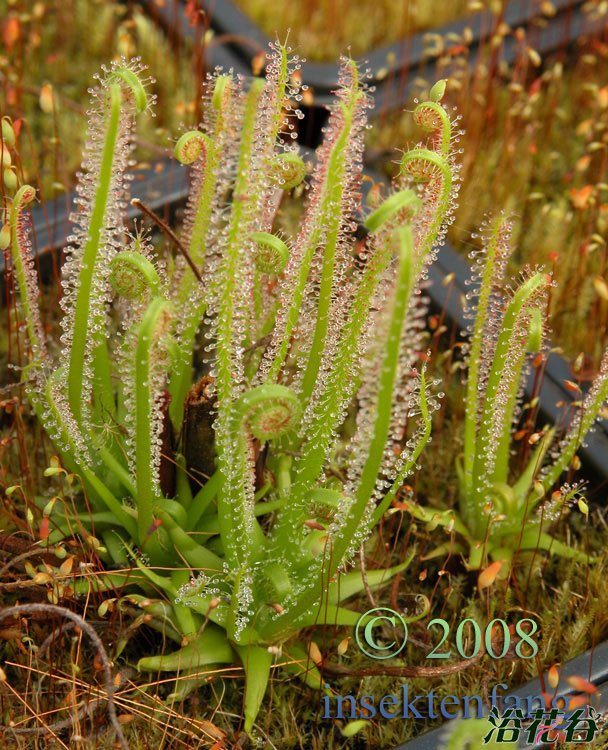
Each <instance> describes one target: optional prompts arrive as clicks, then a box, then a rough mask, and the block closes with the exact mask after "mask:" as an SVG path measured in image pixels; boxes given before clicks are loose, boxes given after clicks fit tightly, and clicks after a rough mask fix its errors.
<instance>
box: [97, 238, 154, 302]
mask: <svg viewBox="0 0 608 750" xmlns="http://www.w3.org/2000/svg"><path fill="white" fill-rule="evenodd" d="M108 282H109V284H110V286H111V287H112V289H113V290H114V292H115V293H116V294H119V295H120V296H122V297H126V298H127V299H141V298H142V297H143V296H144V295H145V294H146V293H147V292H149V293H150V294H151V295H152V296H156V295H157V294H158V293H159V291H160V279H159V278H158V272H157V271H156V268H154V265H153V264H152V263H151V262H150V261H149V260H148V259H147V258H146V257H145V256H143V255H141V254H140V253H137V252H134V251H130V250H123V251H122V252H120V253H118V255H115V256H114V258H112V260H111V261H110V275H109V277H108Z"/></svg>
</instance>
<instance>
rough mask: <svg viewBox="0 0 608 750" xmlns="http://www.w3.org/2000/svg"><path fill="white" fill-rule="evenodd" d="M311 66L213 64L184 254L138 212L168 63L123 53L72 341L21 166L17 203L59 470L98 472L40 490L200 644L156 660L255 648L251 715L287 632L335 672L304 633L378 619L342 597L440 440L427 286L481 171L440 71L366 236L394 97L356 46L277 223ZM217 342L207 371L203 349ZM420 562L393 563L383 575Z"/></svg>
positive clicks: (21, 255)
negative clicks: (366, 144) (146, 118)
mask: <svg viewBox="0 0 608 750" xmlns="http://www.w3.org/2000/svg"><path fill="white" fill-rule="evenodd" d="M297 68H298V62H297V59H293V60H289V59H288V53H287V51H286V50H285V49H284V48H282V47H280V46H277V47H276V48H273V50H272V52H271V54H270V56H269V58H268V64H267V72H266V78H265V80H263V79H253V80H252V81H247V82H246V81H244V80H243V79H242V78H238V77H234V76H231V75H224V74H220V73H217V74H216V75H214V76H212V77H210V79H209V81H208V83H207V87H206V94H205V102H204V111H205V121H204V123H203V125H202V128H201V129H200V130H197V131H193V132H187V133H184V134H183V135H182V136H181V137H180V138H179V140H178V142H177V144H176V148H175V153H176V156H177V158H178V159H179V160H180V161H182V162H183V163H185V164H189V165H190V169H191V174H192V187H191V191H190V195H189V198H188V203H187V209H186V219H185V223H184V226H183V229H182V231H181V237H180V238H179V239H178V242H177V245H178V247H179V248H180V250H181V252H179V253H178V254H176V257H175V258H169V259H165V260H163V261H162V262H161V261H160V260H159V259H158V258H157V257H156V255H155V253H154V252H153V248H152V244H151V241H150V239H149V237H148V236H147V235H146V234H145V233H144V232H142V231H137V232H136V233H135V234H134V235H133V234H131V232H130V231H129V227H128V224H127V219H126V208H127V204H128V193H129V178H128V172H127V169H128V166H129V160H130V154H131V150H132V139H133V132H134V126H135V119H136V115H137V113H138V112H145V111H146V110H147V109H148V108H149V107H150V106H151V104H152V102H150V100H149V97H148V95H147V92H146V86H147V80H146V78H145V77H144V76H143V73H142V69H141V66H140V65H139V63H137V62H136V61H135V62H132V63H127V62H126V61H122V62H121V63H119V64H116V65H113V66H112V67H111V68H109V69H107V70H105V71H104V72H103V74H102V75H101V76H100V78H99V81H98V85H97V87H96V88H95V90H94V91H93V103H92V108H91V110H90V112H89V118H90V123H91V125H90V133H89V139H88V144H87V147H86V152H85V156H84V162H83V169H82V173H81V175H80V184H79V187H78V193H77V196H78V197H77V205H76V212H75V221H76V229H75V231H74V235H73V236H72V237H71V238H70V247H69V249H68V252H67V261H66V263H65V265H64V267H63V270H62V275H63V287H64V295H63V302H62V306H63V310H64V319H63V335H62V337H61V341H60V342H59V343H58V344H57V343H53V344H52V346H48V347H47V343H48V342H46V341H45V336H44V332H43V330H42V326H41V324H40V320H39V316H38V312H37V299H36V298H37V288H36V276H35V272H34V269H33V265H32V260H31V257H30V241H29V237H28V228H27V212H26V208H27V205H28V204H29V203H30V202H31V201H32V200H33V199H34V197H35V191H34V190H33V189H32V188H31V187H29V186H27V185H24V186H22V187H21V188H20V189H19V190H18V191H17V193H16V195H15V196H14V199H13V201H12V208H11V247H12V259H13V267H14V273H15V277H16V279H17V283H18V288H19V292H20V297H21V311H22V317H23V321H24V328H25V331H26V334H27V339H28V341H29V349H30V352H31V363H30V365H29V367H28V368H27V370H26V373H25V378H26V381H27V385H28V387H29V394H30V400H31V403H32V405H33V408H34V410H35V412H36V414H37V416H38V418H39V420H40V421H41V423H42V424H43V425H44V427H45V429H46V431H47V433H48V435H49V436H50V438H51V439H52V440H53V441H54V443H55V445H56V448H57V450H58V452H59V455H60V463H59V462H55V464H54V465H53V466H52V467H51V469H50V470H49V471H48V472H47V473H51V474H55V475H57V476H58V478H59V480H60V481H65V482H69V483H70V485H71V487H72V496H74V493H73V489H74V487H76V489H77V490H79V491H78V492H76V498H77V499H76V507H72V503H67V502H66V503H62V502H61V501H60V500H57V498H55V499H53V500H52V501H50V502H47V501H46V500H44V499H40V500H38V506H39V512H40V514H41V516H42V517H43V518H46V519H49V521H50V524H51V528H52V531H51V533H50V535H49V536H48V541H49V543H53V542H56V541H58V540H60V539H62V538H64V537H67V536H71V535H73V534H74V533H75V534H76V535H77V536H79V537H80V538H81V539H82V540H83V541H84V542H86V543H88V544H89V545H90V546H93V547H94V548H95V549H96V550H97V552H98V554H99V556H100V558H101V559H102V560H103V561H104V562H105V563H107V564H109V565H111V566H112V567H119V568H120V567H125V566H126V567H128V568H130V569H129V570H128V571H127V573H122V572H116V571H113V572H112V571H109V572H107V573H106V574H102V575H100V576H98V577H96V579H95V583H94V585H95V586H96V587H97V588H98V589H99V590H101V591H104V590H106V591H108V592H111V593H114V592H115V590H116V589H121V588H123V587H124V586H129V587H131V590H132V591H133V593H131V594H130V598H131V601H133V602H137V603H138V604H139V606H140V607H141V608H142V609H143V610H144V612H145V613H146V614H147V615H148V621H149V623H150V624H151V626H152V627H156V628H157V629H159V630H160V631H162V632H163V633H164V634H165V635H166V636H167V637H168V638H171V639H172V640H173V641H174V642H175V643H177V644H178V645H179V646H180V647H181V648H180V649H179V650H177V651H175V652H174V653H172V654H163V655H161V656H150V657H146V658H143V659H141V661H140V662H139V668H140V669H141V670H151V671H156V670H175V669H180V670H181V672H182V674H186V675H187V674H188V673H189V672H191V673H192V674H193V675H194V673H196V671H197V670H198V669H199V668H200V667H201V666H203V665H206V664H214V663H221V662H225V663H229V662H232V661H233V660H236V659H240V660H241V662H242V664H243V666H244V669H245V673H246V678H247V688H246V696H245V728H246V729H247V731H250V730H251V728H252V726H253V722H254V719H255V716H256V714H257V711H258V708H259V705H260V702H261V700H262V697H263V694H264V691H265V687H266V684H267V681H268V678H269V674H270V670H271V668H272V665H273V661H274V659H275V658H276V657H277V655H278V654H280V653H281V649H282V648H287V649H288V652H289V655H290V657H291V658H290V659H289V661H290V663H291V667H290V668H291V670H292V671H295V672H299V673H300V674H302V676H304V677H305V679H307V680H308V681H309V682H310V683H311V684H315V685H317V686H319V684H320V682H319V674H318V672H315V671H314V669H313V670H312V671H311V670H310V669H308V670H307V669H306V668H305V663H306V655H305V651H304V649H303V648H302V647H301V646H299V645H298V640H297V636H298V633H299V631H300V630H301V629H302V628H304V627H306V626H310V625H314V624H323V623H331V624H337V625H351V624H354V622H355V621H356V620H357V618H358V616H359V615H358V614H357V613H355V612H353V611H351V610H349V609H346V608H344V607H343V606H342V604H341V603H342V601H344V600H345V599H347V598H348V597H349V596H352V595H354V594H356V593H358V592H359V591H361V590H362V589H363V582H362V577H361V574H360V573H359V572H350V573H349V572H347V568H348V567H349V563H350V561H351V560H352V558H353V556H354V554H355V552H356V551H357V550H359V548H360V546H361V544H362V543H363V542H364V540H365V539H366V537H367V536H368V534H369V533H370V531H371V530H372V529H373V527H374V526H375V525H376V524H377V523H378V522H379V520H380V519H381V518H382V516H383V514H384V513H385V511H386V509H387V508H388V506H389V505H390V503H391V501H392V500H393V498H394V497H395V495H396V493H397V492H398V490H399V489H400V487H401V485H402V484H403V482H404V479H405V478H406V477H407V476H408V475H409V474H410V473H411V472H412V471H413V470H414V469H415V468H416V465H417V462H418V459H419V456H420V454H421V452H422V450H423V447H424V446H425V444H426V443H427V442H428V440H429V436H430V425H431V415H432V412H433V411H434V410H435V408H436V406H437V405H436V402H435V398H434V397H433V396H432V395H431V393H430V390H429V385H428V383H427V382H426V378H425V370H424V366H421V364H420V363H421V362H422V361H423V360H424V355H423V354H421V351H422V349H423V338H422V327H423V326H422V316H423V312H424V302H423V297H422V295H421V291H420V290H421V283H422V282H423V281H424V279H425V277H426V273H427V268H428V265H429V263H430V262H431V261H432V259H433V255H434V252H435V248H436V246H437V245H438V243H440V241H441V240H442V238H443V236H444V234H445V231H446V229H447V225H448V223H449V221H450V216H451V211H452V206H453V202H454V197H455V192H456V190H457V185H458V180H457V174H456V170H455V166H454V157H453V138H452V132H451V129H452V123H451V122H450V120H449V118H448V115H447V114H446V112H445V111H444V109H443V107H442V105H441V104H440V99H441V96H442V89H443V88H444V86H443V83H440V84H438V85H437V86H436V87H435V88H434V89H433V91H432V96H431V99H432V101H429V102H428V103H424V104H421V105H419V106H418V108H417V109H416V112H415V113H414V116H415V117H416V119H417V121H418V122H419V124H420V125H422V126H423V127H424V128H425V129H426V130H427V131H428V132H429V133H430V137H429V143H428V144H423V145H419V146H418V147H416V148H414V149H412V150H410V151H408V152H407V153H405V155H404V157H403V160H402V176H401V177H399V178H398V179H397V180H396V183H395V185H394V187H393V189H392V191H391V193H390V195H389V196H388V197H386V199H385V200H383V201H382V202H381V203H380V204H379V205H376V206H375V208H374V210H372V211H371V212H370V210H366V211H365V214H366V218H365V230H366V239H365V241H364V242H363V241H361V240H360V238H358V237H357V236H356V228H357V219H358V218H361V217H360V216H359V212H360V211H361V196H360V192H359V191H360V185H361V177H362V165H361V162H362V153H363V135H364V131H365V128H366V112H367V110H368V108H369V107H370V99H369V96H368V94H367V93H366V90H365V86H364V85H362V84H361V82H360V80H359V72H358V70H357V67H356V65H355V64H354V63H353V62H352V61H350V60H343V62H342V69H341V86H340V90H339V91H338V92H337V94H336V102H335V104H334V105H333V106H332V107H331V112H330V117H329V122H328V125H327V127H326V129H325V134H324V140H323V144H322V145H321V146H320V148H319V149H318V151H317V154H316V159H315V164H314V169H313V170H312V175H311V178H310V182H309V186H308V188H307V193H308V196H307V200H306V204H305V208H304V210H303V212H302V215H301V217H300V220H299V229H298V231H297V232H296V233H295V236H293V237H291V236H290V237H288V236H285V235H280V234H279V233H277V232H276V231H275V218H276V214H277V210H278V207H279V204H280V202H281V197H282V196H283V195H284V194H285V193H286V192H288V191H290V190H292V189H294V188H296V187H297V186H298V185H300V184H302V181H303V180H304V179H305V177H306V174H307V171H308V170H307V165H305V163H304V161H303V160H302V158H301V156H300V155H299V154H298V151H297V148H296V146H295V144H294V142H293V132H294V123H293V118H299V117H300V116H301V115H300V113H299V111H298V110H297V108H296V107H297V101H298V100H299V97H300V92H299V91H298V89H297V88H296V85H295V84H294V83H293V81H294V77H293V76H292V74H293V73H294V72H295V71H296V70H297ZM298 189H299V190H302V189H304V187H300V188H298ZM199 345H200V347H202V350H203V353H204V355H205V358H206V361H207V371H205V372H195V369H194V366H193V363H194V358H193V355H194V352H195V351H196V350H197V349H198V348H199ZM55 351H56V353H55ZM50 352H52V353H50ZM201 376H202V379H200V378H201ZM201 394H204V397H205V399H206V407H207V415H208V416H209V417H210V419H211V420H212V428H213V429H212V430H210V431H208V432H207V433H206V434H207V439H206V441H204V443H203V442H200V435H201V431H200V430H197V429H193V425H192V424H191V423H190V422H191V420H192V419H194V417H193V416H192V409H190V408H185V405H188V404H191V403H192V401H193V400H196V399H195V398H194V397H195V396H196V397H197V398H198V396H200V395H201ZM172 434H173V435H175V436H178V438H177V445H176V447H173V446H172V439H171V435H172ZM197 441H199V442H197ZM202 454H205V455H210V456H211V460H210V461H209V471H208V472H207V474H208V476H202V475H200V474H197V475H193V472H192V471H191V470H190V462H189V461H188V462H187V461H186V458H185V457H186V456H187V455H188V456H193V455H194V456H200V455H202ZM171 467H174V469H175V475H174V476H173V477H171V471H169V469H171ZM193 476H196V477H198V480H199V481H198V482H192V481H191V480H192V478H193ZM193 487H194V489H193ZM78 498H79V499H78ZM406 565H407V561H402V562H401V563H400V564H399V565H397V566H396V567H395V568H393V569H390V570H388V571H370V572H369V573H368V574H367V578H368V582H369V585H371V586H374V585H377V584H379V583H380V582H382V581H383V580H388V578H389V577H390V575H392V574H394V573H395V572H396V571H399V570H402V569H403V568H404V567H405V566H406ZM90 585H91V584H90V582H88V581H79V582H77V583H76V590H77V591H81V592H84V591H86V590H87V589H88V587H89V586H90ZM159 592H162V595H159ZM288 639H290V640H289V644H286V642H287V641H288ZM298 664H300V666H298ZM184 684H186V683H185V682H183V683H182V685H184ZM192 684H195V680H194V678H193V681H192Z"/></svg>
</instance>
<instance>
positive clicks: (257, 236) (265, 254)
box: [251, 232, 289, 274]
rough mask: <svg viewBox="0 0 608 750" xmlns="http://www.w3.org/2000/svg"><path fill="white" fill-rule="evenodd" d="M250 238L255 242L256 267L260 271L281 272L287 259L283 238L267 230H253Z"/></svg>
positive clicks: (287, 253)
mask: <svg viewBox="0 0 608 750" xmlns="http://www.w3.org/2000/svg"><path fill="white" fill-rule="evenodd" d="M251 239H252V240H253V241H254V242H255V243H256V249H255V265H256V268H257V269H258V270H259V271H261V272H262V273H267V274H276V273H281V272H282V271H283V269H284V268H285V266H286V265H287V261H288V259H289V248H288V247H287V245H286V244H285V243H284V242H283V240H282V239H281V238H280V237H277V236H276V234H270V233H269V232H253V233H252V235H251Z"/></svg>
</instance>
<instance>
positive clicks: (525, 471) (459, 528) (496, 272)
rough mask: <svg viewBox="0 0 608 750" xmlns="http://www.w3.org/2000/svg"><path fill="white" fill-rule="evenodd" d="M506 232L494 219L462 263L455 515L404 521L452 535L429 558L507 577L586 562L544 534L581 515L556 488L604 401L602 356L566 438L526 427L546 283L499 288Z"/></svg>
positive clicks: (571, 495)
mask: <svg viewBox="0 0 608 750" xmlns="http://www.w3.org/2000/svg"><path fill="white" fill-rule="evenodd" d="M510 236H511V225H510V222H509V220H508V219H507V218H506V217H505V216H504V215H499V216H497V217H496V218H494V219H491V220H489V221H487V222H486V224H485V226H484V227H483V231H482V235H481V239H482V248H481V249H480V250H476V251H474V252H473V253H472V255H471V260H472V261H473V274H472V278H471V289H470V291H469V292H468V294H467V300H468V310H467V314H468V317H469V319H470V321H471V322H470V325H469V330H468V342H467V346H466V351H467V354H466V365H467V381H466V390H465V416H464V421H463V434H462V442H463V452H462V454H461V455H459V456H458V457H457V460H456V464H455V468H456V477H457V481H458V506H457V511H456V512H454V511H452V510H447V511H442V512H440V513H438V514H434V513H433V512H432V511H430V510H429V509H427V508H421V507H419V506H417V505H416V504H415V503H414V502H410V503H408V508H409V510H410V512H411V514H412V515H413V516H414V517H416V518H418V519H420V520H423V521H429V520H431V519H434V521H435V524H436V525H441V526H444V527H447V529H448V531H449V532H450V534H452V533H453V532H455V534H456V535H457V537H458V539H457V541H454V540H452V541H450V542H448V543H444V544H441V545H439V546H438V547H437V548H436V549H435V550H433V552H431V553H430V554H429V557H433V556H441V555H444V554H447V553H448V551H451V552H457V553H460V554H461V555H463V557H464V558H465V560H466V563H467V565H468V567H469V568H470V569H473V570H475V569H479V568H480V567H482V566H483V565H485V564H487V563H488V562H489V561H490V560H494V561H496V562H498V561H501V562H502V563H504V566H503V568H504V570H503V574H507V573H508V571H509V570H510V566H511V563H512V561H513V558H514V556H515V555H516V553H518V552H520V551H522V552H525V551H530V550H535V551H538V550H544V551H547V552H551V553H554V554H558V555H561V556H563V557H566V558H570V559H576V560H581V561H583V562H585V561H587V560H590V558H589V556H588V554H587V553H586V552H584V551H582V550H579V549H576V548H575V547H572V546H569V545H567V544H564V543H563V542H561V541H560V540H558V539H556V538H555V537H554V536H553V535H552V534H551V533H550V529H551V527H552V526H553V525H554V524H555V522H556V521H557V520H558V519H559V518H560V517H561V515H562V514H563V512H564V510H565V509H566V508H567V506H568V505H573V504H575V503H578V506H579V508H582V509H583V512H586V508H587V505H586V502H585V500H584V497H583V494H582V491H583V486H582V484H581V483H578V482H574V483H564V484H562V485H561V486H559V484H560V480H561V479H562V477H563V475H564V474H565V473H566V472H568V471H569V470H571V469H572V468H573V466H575V465H576V464H577V462H578V461H577V456H576V453H577V451H578V449H579V448H580V447H581V444H582V443H583V440H584V439H585V437H586V435H587V434H588V432H589V431H590V430H591V429H592V428H593V426H594V423H595V420H596V419H597V417H598V415H599V413H600V411H601V409H602V407H603V405H604V404H605V402H606V399H607V398H608V352H606V353H605V354H604V357H603V360H602V363H601V367H600V371H599V374H598V375H597V377H596V379H595V381H594V383H593V384H592V386H591V388H590V389H589V391H588V392H587V393H586V394H583V393H582V391H581V390H580V388H578V386H576V384H574V383H569V386H570V387H571V388H573V389H574V390H576V391H577V394H578V396H579V399H577V401H575V402H574V404H573V407H572V410H571V412H570V415H569V420H568V422H569V423H568V424H567V429H566V430H565V432H564V434H562V435H559V434H558V430H557V428H556V427H551V426H548V425H544V426H542V427H541V428H537V427H536V426H535V421H537V420H535V416H536V411H537V406H538V403H537V402H538V397H536V398H535V399H533V402H532V403H528V404H524V390H523V384H524V379H525V378H526V377H527V376H528V375H529V374H530V371H531V370H532V369H533V368H536V369H537V371H539V370H541V369H542V365H543V363H544V361H545V357H546V356H547V351H546V350H547V348H548V345H547V338H548V337H547V333H548V321H547V309H548V295H549V292H550V290H551V288H552V287H553V286H554V281H553V279H552V277H551V276H550V275H548V274H545V273H544V272H542V271H541V270H539V269H531V268H527V269H524V270H523V271H522V272H521V273H520V278H519V279H517V280H513V281H511V282H510V283H508V282H507V281H506V273H507V265H508V260H509V256H510V253H511V243H510ZM517 440H520V441H521V440H524V444H525V446H526V448H527V451H526V454H527V455H525V456H524V460H523V462H521V463H519V464H518V463H517V462H516V461H514V460H513V456H514V454H516V453H517V452H518V451H517V450H516V441H517Z"/></svg>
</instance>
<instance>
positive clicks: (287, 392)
mask: <svg viewBox="0 0 608 750" xmlns="http://www.w3.org/2000/svg"><path fill="white" fill-rule="evenodd" d="M236 414H237V415H238V418H239V419H241V420H242V421H243V423H244V424H245V425H246V427H247V429H248V430H249V431H250V432H251V434H252V435H253V436H254V437H255V438H257V439H258V440H259V441H260V442H266V441H267V440H276V439H277V438H280V437H282V436H283V435H286V434H287V433H289V432H292V431H293V430H295V429H296V428H297V427H298V425H299V422H300V418H301V416H302V406H301V404H300V400H299V398H298V397H297V396H296V394H295V393H294V392H293V391H292V390H291V388H288V387H287V386H284V385H273V384H266V385H259V386H257V387H256V388H253V389H252V390H250V391H247V392H246V393H244V394H243V395H242V396H241V397H240V399H239V401H238V402H237V406H236Z"/></svg>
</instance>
